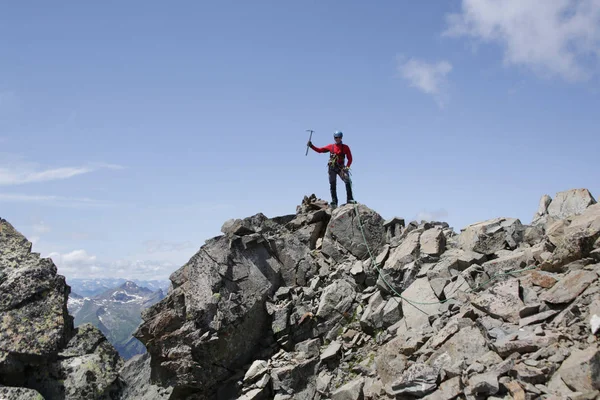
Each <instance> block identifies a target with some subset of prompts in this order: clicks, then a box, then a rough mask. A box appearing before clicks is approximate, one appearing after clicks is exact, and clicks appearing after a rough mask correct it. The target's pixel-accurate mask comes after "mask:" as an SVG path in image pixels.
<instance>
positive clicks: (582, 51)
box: [444, 0, 600, 81]
mask: <svg viewBox="0 0 600 400" xmlns="http://www.w3.org/2000/svg"><path fill="white" fill-rule="evenodd" d="M447 20H448V29H447V30H446V32H444V35H446V36H454V37H460V36H466V37H473V38H475V39H477V40H481V41H483V42H494V43H498V44H500V45H501V46H502V47H503V48H504V62H505V64H506V65H520V66H525V67H527V68H530V69H531V70H533V71H534V72H536V73H538V74H539V75H541V76H560V77H562V78H564V79H566V80H567V81H578V80H586V79H588V78H590V77H591V75H592V74H593V73H594V71H593V70H594V66H597V65H598V59H599V58H600V0H503V1H497V0H463V1H462V9H461V12H460V13H458V14H450V15H448V17H447Z"/></svg>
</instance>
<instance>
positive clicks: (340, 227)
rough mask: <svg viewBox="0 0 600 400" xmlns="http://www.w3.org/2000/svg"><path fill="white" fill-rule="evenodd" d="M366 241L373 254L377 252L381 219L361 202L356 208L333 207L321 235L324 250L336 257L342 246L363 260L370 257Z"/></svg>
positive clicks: (382, 237) (382, 241) (381, 241)
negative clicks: (322, 235) (323, 234)
mask: <svg viewBox="0 0 600 400" xmlns="http://www.w3.org/2000/svg"><path fill="white" fill-rule="evenodd" d="M357 210H358V214H357ZM361 225H362V229H361ZM363 234H364V236H363ZM365 239H366V243H365ZM367 244H368V246H369V249H370V250H371V252H372V253H373V254H379V252H380V251H381V249H382V248H383V245H384V244H385V231H384V228H383V218H381V216H380V215H379V214H377V213H376V212H375V211H373V210H371V209H370V208H368V207H367V206H365V205H363V204H359V205H357V206H356V207H354V206H353V205H347V206H343V207H340V208H337V209H336V210H334V212H333V214H332V217H331V220H330V221H329V224H328V225H327V230H326V231H325V236H324V238H323V250H322V251H323V253H325V254H327V255H328V256H330V257H332V258H334V259H336V260H339V259H340V257H341V256H342V252H341V251H342V249H343V250H344V251H346V252H348V253H350V254H352V255H353V256H354V257H356V258H358V259H359V260H364V259H366V258H368V257H369V251H368V249H367ZM338 246H339V247H338ZM340 247H341V248H340Z"/></svg>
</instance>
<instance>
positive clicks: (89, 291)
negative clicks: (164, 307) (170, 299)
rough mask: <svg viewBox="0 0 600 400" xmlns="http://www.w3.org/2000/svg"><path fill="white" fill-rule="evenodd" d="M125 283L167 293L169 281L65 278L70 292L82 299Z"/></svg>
mask: <svg viewBox="0 0 600 400" xmlns="http://www.w3.org/2000/svg"><path fill="white" fill-rule="evenodd" d="M125 282H133V283H135V284H136V285H138V286H140V287H145V288H148V289H150V290H152V291H156V290H158V289H161V290H162V291H163V292H164V293H167V292H168V290H169V286H170V284H171V281H169V280H140V279H123V278H100V279H81V278H75V279H71V278H67V284H68V285H69V286H71V292H75V293H77V294H78V295H80V296H83V297H92V296H95V295H97V294H100V293H103V292H105V291H107V290H109V289H113V288H116V287H118V286H121V285H122V284H124V283H125Z"/></svg>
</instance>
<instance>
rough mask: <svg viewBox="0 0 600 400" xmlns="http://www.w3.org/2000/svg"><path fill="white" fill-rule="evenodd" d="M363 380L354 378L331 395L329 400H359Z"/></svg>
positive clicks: (361, 396) (361, 395)
mask: <svg viewBox="0 0 600 400" xmlns="http://www.w3.org/2000/svg"><path fill="white" fill-rule="evenodd" d="M364 386H365V378H363V377H360V378H356V379H354V380H352V381H350V382H348V383H346V384H345V385H344V386H341V387H339V388H338V389H336V390H335V391H333V393H331V400H361V399H362V398H363V387H364Z"/></svg>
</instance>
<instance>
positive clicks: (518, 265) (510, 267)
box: [482, 251, 533, 276]
mask: <svg viewBox="0 0 600 400" xmlns="http://www.w3.org/2000/svg"><path fill="white" fill-rule="evenodd" d="M528 261H533V254H532V253H531V252H529V253H528V252H526V251H513V252H510V253H508V254H507V255H505V256H500V257H498V258H496V259H494V260H490V261H486V262H484V263H483V265H482V267H483V269H484V270H485V272H486V273H487V274H488V275H489V276H494V275H496V274H499V273H505V272H509V271H514V270H518V269H523V268H525V267H526V266H527V263H528Z"/></svg>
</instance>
